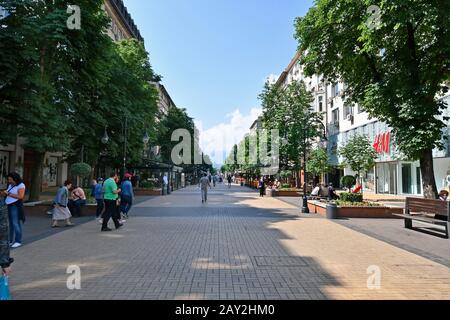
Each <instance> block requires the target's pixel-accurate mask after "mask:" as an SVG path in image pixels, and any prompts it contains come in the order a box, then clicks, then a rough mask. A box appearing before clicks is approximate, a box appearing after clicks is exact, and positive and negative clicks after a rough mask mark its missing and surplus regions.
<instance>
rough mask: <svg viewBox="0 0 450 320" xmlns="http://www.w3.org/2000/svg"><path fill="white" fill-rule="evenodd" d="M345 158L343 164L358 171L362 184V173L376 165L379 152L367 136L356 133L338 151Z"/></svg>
mask: <svg viewBox="0 0 450 320" xmlns="http://www.w3.org/2000/svg"><path fill="white" fill-rule="evenodd" d="M338 153H339V155H340V156H342V157H343V158H344V162H343V165H345V166H348V167H349V168H350V169H352V170H353V171H354V172H356V173H358V177H359V179H360V183H361V185H362V174H363V173H367V172H368V171H369V170H371V169H373V167H374V166H375V160H376V158H377V153H376V151H375V150H374V148H373V146H372V145H371V143H370V141H369V139H368V138H367V137H366V136H361V135H355V136H353V137H352V138H351V139H350V140H349V141H348V142H347V144H346V145H345V146H343V147H341V148H340V149H339V151H338Z"/></svg>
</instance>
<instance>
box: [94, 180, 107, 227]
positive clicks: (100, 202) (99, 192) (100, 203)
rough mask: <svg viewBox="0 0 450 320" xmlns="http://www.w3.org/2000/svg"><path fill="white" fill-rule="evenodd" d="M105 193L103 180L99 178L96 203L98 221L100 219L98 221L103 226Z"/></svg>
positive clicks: (96, 187) (95, 191) (96, 186)
mask: <svg viewBox="0 0 450 320" xmlns="http://www.w3.org/2000/svg"><path fill="white" fill-rule="evenodd" d="M104 194H105V193H104V191H103V178H99V179H98V181H97V184H96V185H95V189H94V198H95V202H97V210H96V212H95V217H96V219H99V220H98V221H99V222H100V223H102V224H103V219H102V215H103V210H104V209H105V200H104V199H103V197H104Z"/></svg>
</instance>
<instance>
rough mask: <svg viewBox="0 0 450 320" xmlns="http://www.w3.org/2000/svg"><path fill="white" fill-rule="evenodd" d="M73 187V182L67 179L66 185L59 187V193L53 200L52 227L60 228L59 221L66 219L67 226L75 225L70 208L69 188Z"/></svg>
mask: <svg viewBox="0 0 450 320" xmlns="http://www.w3.org/2000/svg"><path fill="white" fill-rule="evenodd" d="M71 188H72V182H71V181H70V180H67V181H66V182H64V185H63V186H62V187H61V188H59V190H58V193H57V194H56V197H55V200H54V201H53V205H54V209H53V224H52V228H58V222H59V221H65V222H66V226H67V227H71V226H73V223H72V222H70V218H71V217H72V214H71V213H70V210H69V208H68V203H69V189H71Z"/></svg>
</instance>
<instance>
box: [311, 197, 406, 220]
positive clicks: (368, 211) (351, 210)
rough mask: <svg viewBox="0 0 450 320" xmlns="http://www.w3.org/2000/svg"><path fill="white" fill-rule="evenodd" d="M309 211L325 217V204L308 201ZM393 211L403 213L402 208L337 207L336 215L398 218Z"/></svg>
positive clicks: (343, 216) (339, 216) (340, 216)
mask: <svg viewBox="0 0 450 320" xmlns="http://www.w3.org/2000/svg"><path fill="white" fill-rule="evenodd" d="M308 207H309V210H310V212H311V213H316V214H320V215H321V216H324V217H326V215H327V205H326V203H323V202H318V201H308ZM394 213H399V214H402V213H403V209H402V208H389V207H338V210H337V217H338V219H339V218H368V219H399V218H398V217H396V216H394V215H393V214H394Z"/></svg>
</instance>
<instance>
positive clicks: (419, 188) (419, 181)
mask: <svg viewBox="0 0 450 320" xmlns="http://www.w3.org/2000/svg"><path fill="white" fill-rule="evenodd" d="M416 184H417V194H422V171H421V169H420V167H419V168H416Z"/></svg>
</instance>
